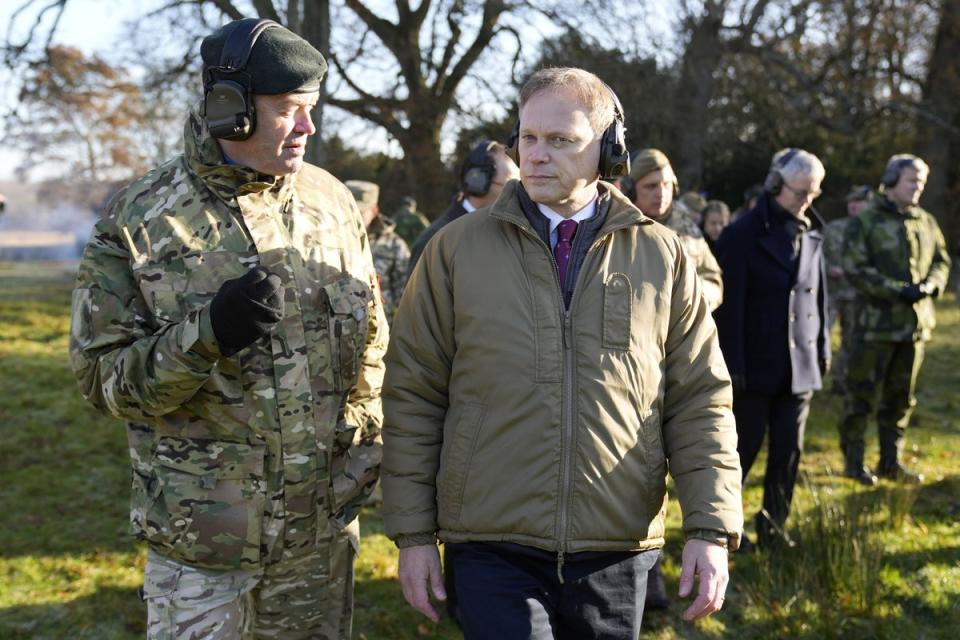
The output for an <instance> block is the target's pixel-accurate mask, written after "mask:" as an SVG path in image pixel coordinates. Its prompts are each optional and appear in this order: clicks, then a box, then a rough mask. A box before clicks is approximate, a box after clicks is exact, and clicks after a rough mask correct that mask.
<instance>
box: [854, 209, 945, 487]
mask: <svg viewBox="0 0 960 640" xmlns="http://www.w3.org/2000/svg"><path fill="white" fill-rule="evenodd" d="M844 248H845V250H844V258H843V262H842V265H843V269H844V271H845V272H846V275H847V278H849V280H850V283H851V284H852V285H853V286H854V287H855V288H856V290H857V300H856V302H855V304H856V313H855V315H854V318H853V319H854V327H855V328H854V331H855V332H856V334H857V335H858V336H859V339H858V340H856V341H855V342H854V345H853V347H852V348H851V350H850V351H849V358H850V359H849V362H848V369H847V396H846V406H845V408H844V416H843V421H842V423H841V425H840V443H841V447H843V450H844V453H845V454H846V456H847V461H848V465H850V464H853V465H856V462H857V458H858V457H859V460H860V461H861V464H862V459H863V447H864V434H865V433H866V428H867V420H868V417H869V415H870V414H871V413H872V410H873V406H874V401H875V396H876V393H877V392H878V388H879V392H880V397H881V399H880V404H879V407H878V410H877V431H878V436H879V440H880V466H879V470H880V471H881V472H884V471H890V470H891V469H892V468H893V467H894V466H895V465H897V464H898V460H899V452H900V449H901V447H902V443H903V434H904V430H905V429H906V427H907V424H908V423H909V421H910V414H911V412H912V410H913V407H914V405H916V398H915V396H914V391H915V389H916V383H917V374H918V373H919V372H920V366H921V364H922V362H923V345H924V342H926V341H927V340H929V339H930V333H931V331H932V329H933V328H934V325H935V324H936V319H935V316H934V313H935V308H934V304H933V300H932V299H931V298H930V297H926V298H923V299H921V300H919V301H918V302H916V303H914V304H910V303H909V302H905V301H903V300H902V299H901V298H900V292H901V290H902V289H903V288H904V287H905V286H907V285H909V284H921V283H927V284H928V285H929V286H931V287H933V288H935V289H937V290H939V291H943V289H944V287H945V286H946V283H947V274H948V272H949V270H950V258H949V256H948V255H947V250H946V244H945V242H944V239H943V234H942V233H941V231H940V227H939V225H938V224H937V221H936V219H935V218H934V217H933V216H932V215H930V214H929V213H927V212H926V211H924V210H923V209H921V208H920V207H915V206H911V207H907V208H906V209H904V210H898V209H897V208H896V206H895V205H894V204H893V203H892V202H890V200H888V199H887V198H886V197H885V196H883V195H879V196H877V197H876V198H875V199H874V201H873V202H872V203H871V205H870V206H869V207H868V208H867V209H865V210H863V211H861V212H860V214H859V215H857V216H856V217H854V218H852V219H851V221H850V222H849V223H848V226H847V232H846V235H845V237H844ZM851 460H852V462H851Z"/></svg>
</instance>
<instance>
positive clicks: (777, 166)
mask: <svg viewBox="0 0 960 640" xmlns="http://www.w3.org/2000/svg"><path fill="white" fill-rule="evenodd" d="M799 152H800V149H797V148H796V147H791V148H790V150H789V151H787V152H786V153H785V154H783V156H782V157H780V158H779V159H778V160H776V161H774V163H773V164H772V165H770V173H768V174H767V177H766V179H765V180H764V181H763V189H764V191H766V192H767V193H769V194H770V195H772V196H775V195H778V194H779V193H780V191H781V190H782V189H783V173H782V171H783V169H784V168H785V167H786V166H787V164H789V163H790V161H791V160H793V157H794V156H795V155H797V154H798V153H799Z"/></svg>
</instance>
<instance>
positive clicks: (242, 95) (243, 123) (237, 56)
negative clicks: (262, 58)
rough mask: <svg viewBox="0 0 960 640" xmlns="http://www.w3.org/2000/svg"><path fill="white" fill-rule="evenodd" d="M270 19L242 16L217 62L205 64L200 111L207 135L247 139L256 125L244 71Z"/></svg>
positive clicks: (272, 24)
mask: <svg viewBox="0 0 960 640" xmlns="http://www.w3.org/2000/svg"><path fill="white" fill-rule="evenodd" d="M279 26H280V25H279V24H278V23H276V22H274V21H273V20H263V19H259V18H245V19H244V20H240V21H239V22H238V23H237V25H236V26H235V27H234V28H233V29H232V30H231V31H230V35H229V36H227V41H226V42H225V43H224V44H223V50H222V52H221V53H220V64H218V65H217V66H215V67H208V68H207V70H206V72H205V73H204V76H205V77H204V81H203V112H202V113H201V115H202V116H203V117H204V119H205V120H206V121H207V128H208V129H209V130H210V135H212V136H213V137H214V138H220V139H221V140H246V139H247V138H249V137H250V136H252V135H253V132H254V130H255V129H256V128H257V114H256V110H255V109H254V106H253V94H252V93H251V90H250V75H249V74H248V73H246V72H245V71H244V69H245V68H246V66H247V61H248V60H249V59H250V53H251V52H252V51H253V45H254V44H256V42H257V38H259V37H260V34H261V33H263V32H264V31H266V30H267V29H272V28H274V27H279Z"/></svg>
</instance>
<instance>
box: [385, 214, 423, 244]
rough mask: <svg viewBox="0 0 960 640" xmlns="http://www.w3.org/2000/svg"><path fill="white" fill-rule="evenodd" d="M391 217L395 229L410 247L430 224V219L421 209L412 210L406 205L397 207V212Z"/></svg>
mask: <svg viewBox="0 0 960 640" xmlns="http://www.w3.org/2000/svg"><path fill="white" fill-rule="evenodd" d="M390 219H391V220H393V222H394V224H395V225H396V226H395V227H394V229H393V230H394V231H395V232H396V233H397V235H398V236H400V237H401V238H403V241H404V242H406V243H407V246H408V247H409V246H412V245H413V243H414V242H416V241H417V238H418V237H420V234H421V233H423V231H424V229H426V228H427V227H429V226H430V221H429V220H427V217H426V216H425V215H423V214H422V213H420V212H419V211H413V212H411V211H410V210H409V209H407V208H405V207H401V208H399V209H397V212H396V213H394V214H393V215H392V216H390Z"/></svg>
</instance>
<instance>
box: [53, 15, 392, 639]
mask: <svg viewBox="0 0 960 640" xmlns="http://www.w3.org/2000/svg"><path fill="white" fill-rule="evenodd" d="M256 23H257V21H255V20H254V21H249V20H244V21H237V22H232V23H229V24H228V25H226V26H224V27H223V28H222V29H220V30H218V31H217V32H215V33H214V34H212V35H210V36H209V37H207V38H205V39H204V41H203V44H202V45H201V55H202V57H203V62H204V78H205V81H207V82H205V97H206V96H207V95H212V94H213V92H214V91H215V90H218V89H217V87H216V86H214V85H212V84H210V82H209V81H211V80H212V79H215V78H216V76H215V73H216V72H217V71H218V69H213V70H211V69H210V68H211V67H214V66H217V65H218V61H220V62H219V66H220V67H222V65H223V58H221V51H222V49H224V48H225V42H226V41H227V40H228V38H229V37H230V36H231V35H232V34H235V33H244V32H246V33H250V31H251V30H252V29H253V26H254V24H256ZM241 29H242V30H244V31H239V30H241ZM249 37H252V36H248V38H249ZM230 41H231V42H235V39H233V40H230ZM247 42H248V43H249V40H247ZM247 47H248V48H249V44H248V45H247ZM229 48H232V47H229ZM229 48H228V49H229ZM250 51H251V52H250V55H249V60H248V61H247V63H246V66H245V68H244V69H243V73H242V74H240V75H234V76H233V77H234V78H236V80H237V82H243V83H248V86H247V87H246V90H248V91H249V94H252V100H253V103H254V105H255V108H256V121H255V124H254V125H253V126H252V127H251V128H252V135H250V136H249V137H248V138H246V139H237V138H236V137H234V138H233V139H227V138H223V139H216V138H214V137H212V134H211V131H210V128H211V127H212V126H216V125H217V122H218V121H216V120H212V119H211V117H210V115H209V113H210V112H211V111H212V109H211V108H210V102H209V101H208V100H204V103H205V104H204V105H203V109H204V110H203V113H205V114H207V115H201V111H200V109H194V110H192V111H191V112H190V114H189V116H188V118H187V121H186V126H185V129H184V152H183V154H182V155H180V156H179V157H177V158H174V159H173V160H170V161H168V162H167V163H165V164H163V165H161V166H159V167H157V168H156V169H154V170H153V171H151V172H150V173H148V174H147V175H146V176H144V177H142V178H140V179H139V180H137V181H135V182H133V183H132V184H131V185H129V186H128V187H126V188H124V189H122V190H121V191H120V192H119V193H117V194H116V195H115V196H114V197H113V199H112V200H111V202H110V203H109V205H108V206H107V209H106V211H105V213H104V215H103V218H102V219H101V220H100V221H99V222H98V224H97V226H96V228H95V229H94V231H93V235H92V237H91V239H90V242H89V244H88V245H87V247H86V250H85V252H84V255H83V258H82V261H81V264H80V269H79V274H78V279H77V286H76V290H75V291H74V295H73V321H72V327H71V341H70V356H71V363H72V366H73V369H74V371H75V373H76V376H77V379H78V381H79V383H80V387H81V390H82V392H83V395H84V397H85V398H86V399H87V400H89V401H90V402H91V403H92V404H93V405H94V406H96V407H97V408H98V409H100V410H102V411H104V412H106V413H109V414H111V415H113V416H116V417H118V418H123V419H125V420H127V421H128V429H127V434H128V440H129V451H130V457H131V465H132V467H133V493H132V500H131V527H132V531H133V533H134V534H135V535H136V536H137V537H139V538H140V539H143V540H146V542H147V544H148V556H147V563H146V569H145V577H144V587H143V591H142V595H143V598H144V599H145V600H146V603H147V624H148V631H147V635H148V638H154V639H172V638H176V639H180V638H184V639H186V638H191V639H192V638H205V639H206V638H214V639H228V638H229V639H235V638H244V639H246V638H283V639H284V640H295V639H299V638H348V637H349V636H350V630H351V619H352V592H353V560H354V557H355V554H356V552H357V548H358V533H359V528H358V525H357V521H356V514H357V511H358V510H359V508H360V505H361V504H362V503H363V501H364V500H365V499H366V495H367V493H368V492H369V490H370V488H371V487H372V486H373V484H374V483H375V481H376V478H377V475H378V473H379V462H380V456H381V446H380V426H381V422H382V417H381V416H382V414H381V408H380V397H379V396H380V386H381V382H382V379H383V364H382V356H383V353H384V351H385V348H386V343H387V329H386V319H385V317H384V314H383V308H382V306H381V304H380V301H379V299H380V296H379V294H378V293H377V283H376V272H375V271H374V267H373V261H372V259H371V256H370V250H369V248H368V246H367V236H366V233H365V232H364V229H363V222H362V219H361V217H360V212H359V211H358V209H357V206H356V203H355V202H354V199H353V197H352V196H351V194H350V192H349V190H347V188H346V187H344V186H343V185H342V184H341V183H340V182H338V181H337V180H336V179H335V178H333V177H332V176H331V175H330V174H328V173H327V172H325V171H323V170H322V169H319V168H317V167H314V166H311V165H308V164H305V163H304V162H303V154H304V146H305V144H306V141H307V138H308V136H310V135H312V134H313V133H315V132H316V129H315V128H314V126H313V123H312V121H311V119H310V110H311V109H312V107H313V106H314V105H316V103H317V100H318V97H319V93H318V90H319V85H320V79H321V77H322V76H323V73H324V71H325V70H326V64H325V62H324V60H323V57H322V56H321V55H320V53H319V52H317V51H316V50H315V49H314V48H313V47H312V46H310V45H309V44H308V43H307V42H306V41H305V40H303V39H301V38H300V37H299V36H297V35H295V34H293V33H292V32H290V31H288V30H286V29H284V28H282V27H280V26H279V25H276V24H275V23H271V26H270V28H267V29H266V30H265V31H262V33H261V34H260V36H259V38H258V39H256V40H255V41H254V43H253V46H252V49H251V50H250ZM241 67H242V65H241ZM221 82H222V81H221ZM213 95H215V94H213ZM248 122H249V121H248ZM220 131H223V129H218V133H219V132H220Z"/></svg>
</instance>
